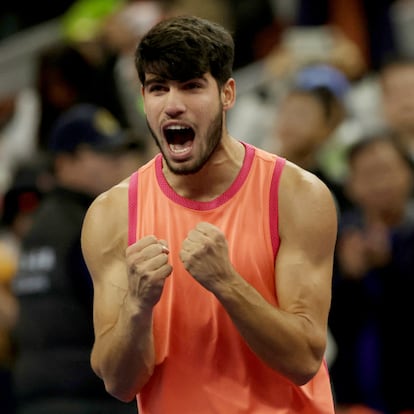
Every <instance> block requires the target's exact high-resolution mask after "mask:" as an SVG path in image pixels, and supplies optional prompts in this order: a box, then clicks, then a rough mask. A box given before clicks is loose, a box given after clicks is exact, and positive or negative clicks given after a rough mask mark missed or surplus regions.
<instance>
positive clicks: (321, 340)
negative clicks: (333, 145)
mask: <svg viewBox="0 0 414 414" xmlns="http://www.w3.org/2000/svg"><path fill="white" fill-rule="evenodd" d="M200 230H201V232H202V233H204V234H203V236H201V237H202V238H204V236H205V235H206V234H208V233H209V229H208V228H205V229H200ZM336 230H337V223H336V210H335V206H334V203H333V200H332V198H331V195H330V193H329V190H328V189H327V188H326V187H325V186H324V185H323V184H322V183H321V182H320V181H319V180H318V179H317V178H316V177H314V176H312V175H310V174H308V173H306V172H304V171H302V170H300V169H298V168H297V167H294V166H292V165H291V164H289V163H288V164H287V166H286V168H285V170H284V173H283V175H282V178H281V183H280V189H279V233H280V238H281V243H280V249H279V252H278V255H277V261H276V266H275V275H276V283H277V297H278V302H279V308H275V307H274V306H272V305H271V304H269V303H268V302H267V301H265V300H264V298H263V297H262V296H261V295H260V294H259V293H258V292H257V291H256V290H255V289H254V288H253V287H252V286H251V285H249V284H248V283H247V282H246V281H245V280H244V279H243V278H242V277H241V276H240V275H238V274H237V273H236V272H235V270H234V268H233V267H232V266H231V265H230V263H228V262H227V261H226V259H224V256H226V255H224V254H222V253H220V254H218V257H215V259H214V262H216V263H217V262H220V263H221V264H222V266H221V270H220V271H219V272H221V274H220V275H219V277H215V278H211V275H210V276H209V277H208V278H205V279H204V278H203V276H202V272H199V269H196V268H195V267H194V262H192V260H193V259H192V257H193V256H192V255H191V254H189V255H188V251H189V250H191V249H192V248H194V245H193V246H192V247H191V246H190V245H191V244H193V241H191V242H190V243H189V244H187V243H188V242H185V245H184V246H183V247H184V253H183V254H182V259H183V261H184V264H185V266H186V267H187V269H188V270H189V271H190V273H192V274H193V276H194V274H196V275H197V276H194V277H195V278H196V279H198V280H199V282H200V283H202V284H203V285H204V286H205V287H206V288H207V289H209V290H211V291H212V292H213V293H214V294H215V295H216V297H217V298H218V299H219V300H220V302H221V303H222V304H223V306H224V307H225V309H226V311H227V312H228V314H229V315H230V317H231V318H232V320H233V322H234V324H235V325H236V327H237V328H238V330H239V332H240V333H241V335H242V336H243V337H244V339H245V340H246V342H247V343H248V345H249V346H250V347H251V349H252V350H253V351H254V352H255V353H256V354H257V355H258V356H259V357H260V358H261V359H262V360H263V361H264V362H265V363H266V364H268V365H269V366H270V367H272V368H273V369H275V370H277V371H278V372H280V373H281V374H283V375H285V376H286V377H288V378H289V379H290V380H292V381H293V382H295V383H296V384H299V385H302V384H304V383H306V382H307V381H309V380H310V379H311V378H312V377H313V376H314V375H315V374H316V372H317V370H318V369H319V367H320V364H321V361H322V359H323V355H324V351H325V346H326V338H327V319H328V313H329V307H330V300H331V278H332V263H333V252H334V245H335V240H336ZM197 237H198V235H196V234H192V235H190V236H189V239H191V238H192V239H197ZM213 244H215V245H219V244H220V243H217V239H215V241H214V243H213ZM189 246H190V247H189ZM222 250H223V249H222ZM210 267H211V266H210ZM200 275H201V276H200Z"/></svg>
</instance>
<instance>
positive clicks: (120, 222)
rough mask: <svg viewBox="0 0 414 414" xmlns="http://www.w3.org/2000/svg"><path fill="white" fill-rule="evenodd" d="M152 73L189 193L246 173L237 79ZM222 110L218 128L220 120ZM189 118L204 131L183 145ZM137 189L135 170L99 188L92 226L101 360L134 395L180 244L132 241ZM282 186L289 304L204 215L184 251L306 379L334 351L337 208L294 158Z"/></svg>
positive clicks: (112, 386)
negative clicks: (231, 126) (256, 281)
mask: <svg viewBox="0 0 414 414" xmlns="http://www.w3.org/2000/svg"><path fill="white" fill-rule="evenodd" d="M154 79H155V81H154V82H153V81H152V80H154ZM148 80H149V81H148ZM147 81H148V82H146V83H145V84H144V86H143V89H142V93H143V97H144V104H145V110H146V114H147V119H148V124H149V126H150V128H151V130H152V132H153V135H154V138H155V140H156V141H157V144H158V146H159V148H160V150H161V152H162V154H163V155H164V158H165V160H164V164H163V171H164V174H165V177H166V179H167V181H168V183H169V184H170V185H171V186H172V187H173V188H174V190H175V191H176V192H177V193H178V194H180V195H182V196H184V197H188V198H191V199H195V200H203V201H207V200H212V199H214V198H216V197H217V196H218V195H220V194H221V193H223V191H225V190H226V189H227V188H228V187H229V186H230V185H231V183H232V182H233V181H234V179H235V177H236V176H237V174H238V172H239V171H240V168H241V166H242V163H243V159H244V147H243V145H242V144H241V143H240V142H239V141H238V140H236V139H234V138H233V137H231V136H230V135H229V134H228V132H227V130H226V128H225V117H226V112H227V110H229V109H230V108H231V107H232V106H233V104H234V101H235V96H236V86H235V82H234V80H233V79H229V80H228V81H227V82H226V83H225V84H224V85H223V86H222V87H221V88H218V86H217V83H216V81H215V80H214V78H212V76H211V74H209V73H207V74H205V75H204V76H203V77H202V78H201V79H196V80H192V81H190V82H184V83H180V82H175V81H170V80H161V79H157V78H156V77H155V76H154V75H153V74H147ZM154 85H155V87H154ZM220 118H222V120H223V122H222V123H221V129H220V134H219V139H218V140H217V135H216V128H215V127H212V126H211V125H212V123H213V124H214V121H217V119H220ZM178 124H179V125H186V126H191V127H192V128H193V130H194V131H195V137H194V140H193V142H192V143H186V144H185V145H183V147H180V151H174V150H173V149H171V147H170V146H168V144H167V141H166V138H165V137H164V133H163V131H164V128H165V127H166V126H168V125H178ZM200 160H203V161H202V162H201V165H200ZM127 191H128V180H125V181H124V182H122V183H121V184H119V185H117V186H115V187H113V188H112V189H111V190H109V191H108V192H106V193H104V194H102V195H101V196H99V197H98V198H97V199H96V200H95V202H94V203H93V204H92V206H91V207H90V209H89V211H88V213H87V215H86V217H85V221H84V226H83V231H82V248H83V252H84V256H85V260H86V262H87V265H88V267H89V270H90V272H91V274H92V278H93V283H94V289H95V299H94V326H95V344H94V346H93V350H92V354H91V364H92V367H93V369H94V371H95V372H96V374H97V375H98V376H99V377H101V378H102V379H103V381H104V383H105V386H106V389H107V391H108V392H109V393H111V394H112V395H114V396H115V397H117V398H119V399H121V400H123V401H130V400H132V399H133V398H134V397H135V396H136V394H137V393H138V392H139V391H140V389H141V388H142V386H143V385H144V384H145V383H146V382H147V381H148V379H149V378H150V376H151V374H152V372H153V369H154V346H153V332H152V312H153V307H154V305H155V304H156V303H157V302H158V301H159V300H160V297H161V294H162V290H163V286H164V283H165V280H166V278H168V277H169V275H170V274H171V271H172V268H171V265H170V264H169V250H168V246H166V243H165V241H163V240H157V239H156V237H155V236H154V235H147V236H145V237H143V238H142V239H140V240H138V241H137V242H136V243H134V244H132V245H131V246H129V247H127V229H128V226H127V222H128V217H127V212H128V208H127V205H128V204H127V202H128V197H127V196H128V195H127ZM279 198H280V200H279V210H280V211H279V215H280V227H279V232H280V237H281V245H280V250H279V253H278V257H277V262H276V266H275V272H277V275H278V276H277V291H278V300H279V303H280V308H275V307H273V306H272V305H270V304H269V303H268V302H266V301H265V300H264V299H263V297H262V296H261V295H260V294H259V293H258V292H257V291H256V290H255V289H254V288H253V287H252V286H250V285H249V284H248V283H247V282H246V281H245V280H244V279H243V278H242V277H241V275H240V274H238V273H237V272H236V271H235V269H234V267H233V265H232V263H231V262H230V260H229V255H228V249H227V241H226V239H225V237H224V235H223V233H222V232H221V231H220V229H219V228H217V227H216V226H214V225H213V224H211V223H205V222H200V223H198V224H197V226H196V227H195V228H194V229H193V230H191V231H190V232H189V234H188V236H187V238H186V239H185V240H184V241H183V243H182V246H181V251H180V259H181V260H182V262H183V264H184V266H185V268H186V269H187V270H188V272H189V273H190V274H191V275H192V276H193V277H194V279H195V280H197V281H198V283H200V284H201V285H202V286H203V287H204V288H205V289H206V290H208V291H210V292H212V293H213V294H214V295H215V296H216V297H217V299H218V300H219V301H220V302H221V303H222V305H223V306H224V308H225V309H226V311H227V312H228V314H229V316H230V317H231V319H232V320H233V322H234V324H235V326H236V327H237V329H238V330H239V331H240V333H241V335H242V336H243V337H244V339H245V340H246V342H247V343H248V344H249V346H250V347H251V349H252V350H253V351H254V352H255V353H256V354H257V355H258V356H259V357H260V358H261V359H262V360H263V361H265V362H266V363H267V364H268V365H269V366H270V367H271V368H273V369H274V370H276V371H278V372H280V373H281V374H282V375H285V376H286V377H288V378H289V379H290V380H291V381H293V382H294V383H296V384H298V385H301V384H305V383H306V382H307V381H309V380H310V379H311V378H312V377H313V376H314V375H315V374H316V372H317V371H318V369H319V367H320V364H321V361H322V359H323V355H324V351H325V345H326V335H327V318H328V312H329V306H330V291H331V275H332V263H333V251H334V244H335V238H336V210H335V206H334V203H333V200H332V197H331V195H330V192H329V190H328V189H327V188H326V187H325V185H324V184H322V182H321V181H320V180H318V179H317V178H316V177H315V176H313V175H311V174H310V173H308V172H306V171H304V170H302V169H300V168H299V167H297V166H295V165H294V164H292V163H289V162H288V163H287V165H286V167H285V169H284V172H283V174H282V177H281V182H280V189H279ZM303 206H306V208H305V209H304V208H303ZM109 217H110V220H109V219H108V218H109ZM102 223H105V225H102ZM258 320H260V321H261V323H260V324H258V323H257V321H258Z"/></svg>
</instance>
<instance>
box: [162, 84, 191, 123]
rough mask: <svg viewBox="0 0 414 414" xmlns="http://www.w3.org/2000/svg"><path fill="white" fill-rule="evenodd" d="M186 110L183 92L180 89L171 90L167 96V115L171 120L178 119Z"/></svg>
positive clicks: (165, 109)
mask: <svg viewBox="0 0 414 414" xmlns="http://www.w3.org/2000/svg"><path fill="white" fill-rule="evenodd" d="M185 110H186V106H185V103H184V96H183V94H182V92H181V91H180V90H179V89H176V88H170V90H169V91H168V93H167V95H166V100H165V108H164V111H165V113H166V114H167V115H168V116H169V117H171V118H176V117H177V116H178V115H181V114H182V113H184V112H185Z"/></svg>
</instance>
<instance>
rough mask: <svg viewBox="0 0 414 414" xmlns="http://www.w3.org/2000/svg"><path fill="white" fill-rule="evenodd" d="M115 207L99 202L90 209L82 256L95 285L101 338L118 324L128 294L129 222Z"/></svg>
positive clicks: (87, 216)
mask: <svg viewBox="0 0 414 414" xmlns="http://www.w3.org/2000/svg"><path fill="white" fill-rule="evenodd" d="M113 204H114V203H111V201H110V200H105V199H103V200H101V199H98V200H97V201H96V202H94V203H93V204H92V205H91V207H90V208H89V210H88V212H87V214H86V216H85V219H84V223H83V227H82V238H81V241H82V253H83V256H84V259H85V262H86V265H87V267H88V270H89V272H90V275H91V278H92V282H93V291H94V299H93V313H94V315H93V317H94V325H95V333H96V334H97V336H98V335H100V334H101V333H103V332H105V331H106V330H108V329H110V327H112V326H113V325H114V324H115V323H116V320H117V316H118V310H119V308H120V306H121V304H122V303H123V301H124V299H125V295H126V292H127V272H126V264H125V249H126V245H127V242H126V232H127V231H126V226H127V223H126V222H124V221H125V220H124V218H122V216H120V215H119V210H120V209H119V205H118V204H117V203H116V204H115V205H113ZM114 210H115V211H114ZM121 210H122V209H121Z"/></svg>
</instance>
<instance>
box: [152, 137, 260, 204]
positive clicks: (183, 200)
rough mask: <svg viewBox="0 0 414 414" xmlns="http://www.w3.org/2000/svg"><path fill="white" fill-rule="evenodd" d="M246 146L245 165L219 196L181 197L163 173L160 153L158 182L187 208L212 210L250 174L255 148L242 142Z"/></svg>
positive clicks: (232, 194) (172, 198) (169, 195)
mask: <svg viewBox="0 0 414 414" xmlns="http://www.w3.org/2000/svg"><path fill="white" fill-rule="evenodd" d="M242 144H243V145H244V146H245V148H246V153H245V157H244V161H243V165H242V168H241V170H240V171H239V174H238V175H237V177H236V179H235V180H234V182H233V184H232V185H231V186H230V188H228V189H227V190H226V191H225V192H224V193H223V194H221V195H219V196H218V197H217V198H215V199H214V200H211V201H196V200H189V199H187V198H184V197H181V196H180V195H179V194H177V193H176V192H175V191H174V190H173V189H172V188H171V187H170V185H169V184H168V182H167V180H166V179H165V177H164V174H163V173H162V155H161V154H158V155H157V158H156V160H155V171H156V175H157V181H158V184H159V186H160V188H161V190H162V192H163V193H164V194H165V195H166V196H167V197H168V198H169V199H170V200H172V201H174V202H175V203H177V204H180V205H182V206H184V207H186V208H190V209H193V210H199V211H206V210H212V209H214V208H216V207H219V206H221V205H222V204H224V203H225V202H226V201H228V200H230V199H231V198H232V197H233V196H234V194H235V193H236V192H237V191H238V190H239V189H240V187H241V186H242V184H243V183H244V181H245V180H246V177H247V175H248V174H249V171H250V167H251V165H252V162H253V158H254V148H253V147H252V146H251V145H249V144H246V143H242Z"/></svg>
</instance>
